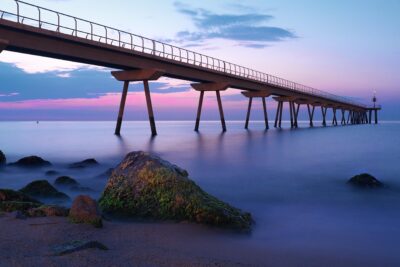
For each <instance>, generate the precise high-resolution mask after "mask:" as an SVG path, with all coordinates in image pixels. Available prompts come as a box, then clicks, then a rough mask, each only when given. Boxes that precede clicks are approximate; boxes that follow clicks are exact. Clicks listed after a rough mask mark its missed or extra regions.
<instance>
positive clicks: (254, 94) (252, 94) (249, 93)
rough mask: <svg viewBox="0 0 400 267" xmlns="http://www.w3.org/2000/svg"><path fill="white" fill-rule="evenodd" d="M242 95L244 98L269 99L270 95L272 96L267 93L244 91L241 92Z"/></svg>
mask: <svg viewBox="0 0 400 267" xmlns="http://www.w3.org/2000/svg"><path fill="white" fill-rule="evenodd" d="M242 95H244V96H245V97H269V96H270V95H272V93H271V92H268V91H259V92H254V91H244V92H242Z"/></svg>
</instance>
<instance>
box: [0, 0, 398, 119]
mask: <svg viewBox="0 0 400 267" xmlns="http://www.w3.org/2000/svg"><path fill="white" fill-rule="evenodd" d="M28 2H30V3H34V4H37V5H40V6H43V7H46V8H49V9H53V10H58V11H62V12H63V13H66V14H72V15H74V16H76V17H79V18H84V19H87V20H91V21H95V22H98V23H101V24H105V25H108V26H112V27H115V28H118V29H122V30H126V31H129V32H132V33H135V34H139V35H143V36H146V37H149V38H154V39H156V40H160V41H164V42H168V43H171V44H174V45H177V46H182V47H185V48H187V49H191V50H194V51H196V52H200V53H203V54H206V55H210V56H214V57H217V58H219V59H223V60H227V61H230V62H233V63H237V64H239V65H242V66H246V67H250V68H253V69H256V70H259V71H262V72H266V73H269V74H272V75H275V76H278V77H282V78H285V79H288V80H291V81H295V82H298V83H302V84H305V85H308V86H311V87H314V88H318V89H321V90H324V91H327V92H330V93H334V94H337V95H342V96H347V97H350V98H352V99H355V100H357V101H361V102H363V103H368V104H370V103H371V98H372V95H373V91H374V90H376V92H377V98H378V102H379V103H380V104H382V106H383V110H382V112H381V114H380V117H381V118H382V119H384V120H400V105H399V104H398V103H399V102H400V91H399V89H400V71H399V70H400V30H399V27H398V26H399V25H400V16H399V15H398V14H399V12H400V1H398V0H385V1H381V0H336V1H328V0H321V1H312V0H300V1H295V0H269V1H265V0H249V1H234V0H231V1H224V0H221V1H211V0H203V1H184V0H180V1H174V0H171V1H169V0H164V1H156V0H147V1H128V0H114V1H108V0H107V1H105V0H85V1H80V0H35V1H33V0H30V1H29V0H28ZM0 10H7V11H12V12H13V11H14V10H15V8H14V4H13V1H12V0H1V2H0ZM21 12H24V13H25V14H28V16H32V17H34V16H37V12H36V10H34V9H29V8H21ZM42 19H44V20H46V19H47V20H53V19H54V17H52V16H51V14H49V13H44V14H42ZM64 23H70V22H68V21H66V22H64ZM0 38H1V37H0ZM111 71H112V70H111V69H106V68H102V67H98V66H90V65H83V64H78V63H74V62H66V61H60V60H53V59H49V58H41V57H36V56H30V55H25V54H17V53H13V52H8V51H3V52H2V53H1V54H0V80H1V83H0V120H115V118H116V116H117V112H118V106H119V102H120V92H121V90H122V84H121V83H120V82H118V81H116V80H114V79H113V78H112V76H111V74H110V72H111ZM150 86H151V92H152V100H153V107H154V112H155V117H156V119H159V120H194V118H195V115H196V110H197V103H198V97H199V95H198V92H195V91H194V90H192V89H190V82H189V81H182V80H175V79H169V78H161V79H160V80H158V81H153V82H151V83H150ZM222 101H223V107H224V111H225V116H226V118H227V119H228V120H243V119H244V117H245V113H246V109H247V99H245V98H243V97H242V96H241V95H240V91H239V90H236V89H230V90H227V91H224V92H222ZM258 102H261V101H254V112H253V114H252V118H254V119H261V118H262V112H261V108H262V106H261V103H258ZM267 106H268V109H269V113H270V114H271V117H272V115H273V114H274V113H275V109H276V103H274V101H273V100H268V101H267ZM286 113H287V112H286ZM305 115H306V113H305V111H304V110H302V111H301V113H300V116H301V117H302V118H305ZM202 116H203V118H204V119H207V120H216V119H218V107H217V103H216V99H215V95H214V94H212V93H207V94H206V98H205V102H204V109H203V114H202ZM318 116H319V115H318ZM125 118H126V119H128V120H145V119H146V118H147V111H146V105H145V98H144V93H143V86H142V84H140V83H132V84H131V86H130V91H129V95H128V100H127V106H126V112H125Z"/></svg>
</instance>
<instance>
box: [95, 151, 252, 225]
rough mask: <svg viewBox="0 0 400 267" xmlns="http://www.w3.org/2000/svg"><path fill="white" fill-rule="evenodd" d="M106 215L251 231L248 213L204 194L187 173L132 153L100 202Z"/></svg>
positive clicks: (115, 175) (143, 155)
mask: <svg viewBox="0 0 400 267" xmlns="http://www.w3.org/2000/svg"><path fill="white" fill-rule="evenodd" d="M99 204H100V207H101V208H102V209H103V211H104V212H107V213H111V214H115V215H120V216H121V215H122V216H135V217H145V218H154V219H167V220H170V219H171V220H177V221H186V220H187V221H192V222H197V223H202V224H209V225H214V226H220V227H226V228H234V229H240V230H249V229H250V227H251V224H252V218H251V215H250V214H249V213H246V212H242V211H241V210H239V209H237V208H234V207H232V206H230V205H229V204H227V203H225V202H222V201H220V200H218V199H217V198H215V197H213V196H211V195H209V194H207V193H206V192H204V191H203V190H202V189H201V188H200V187H199V186H197V185H196V184H195V183H194V182H193V181H191V180H190V179H189V178H188V173H187V172H186V171H185V170H182V169H181V168H179V167H177V166H176V165H173V164H171V163H169V162H167V161H165V160H163V159H161V158H159V157H157V156H155V155H151V154H148V153H145V152H141V151H139V152H131V153H129V154H128V155H127V156H126V157H125V159H124V160H123V161H122V162H121V163H120V164H119V166H117V168H115V169H114V171H113V173H112V175H111V177H110V179H109V180H108V183H107V185H106V188H105V190H104V192H103V194H102V196H101V198H100V201H99Z"/></svg>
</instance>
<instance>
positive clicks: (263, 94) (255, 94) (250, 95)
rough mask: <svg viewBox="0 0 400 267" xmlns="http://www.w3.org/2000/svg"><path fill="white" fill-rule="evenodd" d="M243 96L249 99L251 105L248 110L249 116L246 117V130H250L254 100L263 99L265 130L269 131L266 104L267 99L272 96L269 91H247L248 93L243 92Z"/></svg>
mask: <svg viewBox="0 0 400 267" xmlns="http://www.w3.org/2000/svg"><path fill="white" fill-rule="evenodd" d="M242 94H243V95H244V96H245V97H247V98H248V99H249V105H248V108H247V115H246V123H245V126H244V128H245V129H248V127H249V120H250V113H251V105H252V103H253V98H261V100H262V105H263V112H264V120H265V129H269V123H268V113H267V104H266V101H265V98H267V97H269V96H270V95H271V93H270V92H268V91H258V92H253V91H252V92H250V91H246V92H242ZM275 121H276V120H275ZM275 127H276V126H275Z"/></svg>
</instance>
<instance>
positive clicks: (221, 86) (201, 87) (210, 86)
mask: <svg viewBox="0 0 400 267" xmlns="http://www.w3.org/2000/svg"><path fill="white" fill-rule="evenodd" d="M191 86H192V88H193V89H195V90H196V91H199V92H200V99H199V106H198V108H197V117H196V125H195V128H194V130H195V131H198V130H199V125H200V117H201V110H202V105H203V98H204V92H206V91H208V92H212V91H214V92H215V94H216V96H217V102H218V110H219V115H220V119H221V126H222V131H223V132H225V131H226V124H225V117H224V110H223V108H222V101H221V94H220V92H221V91H224V90H226V89H227V88H228V87H229V84H228V83H226V82H210V83H193V84H191Z"/></svg>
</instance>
